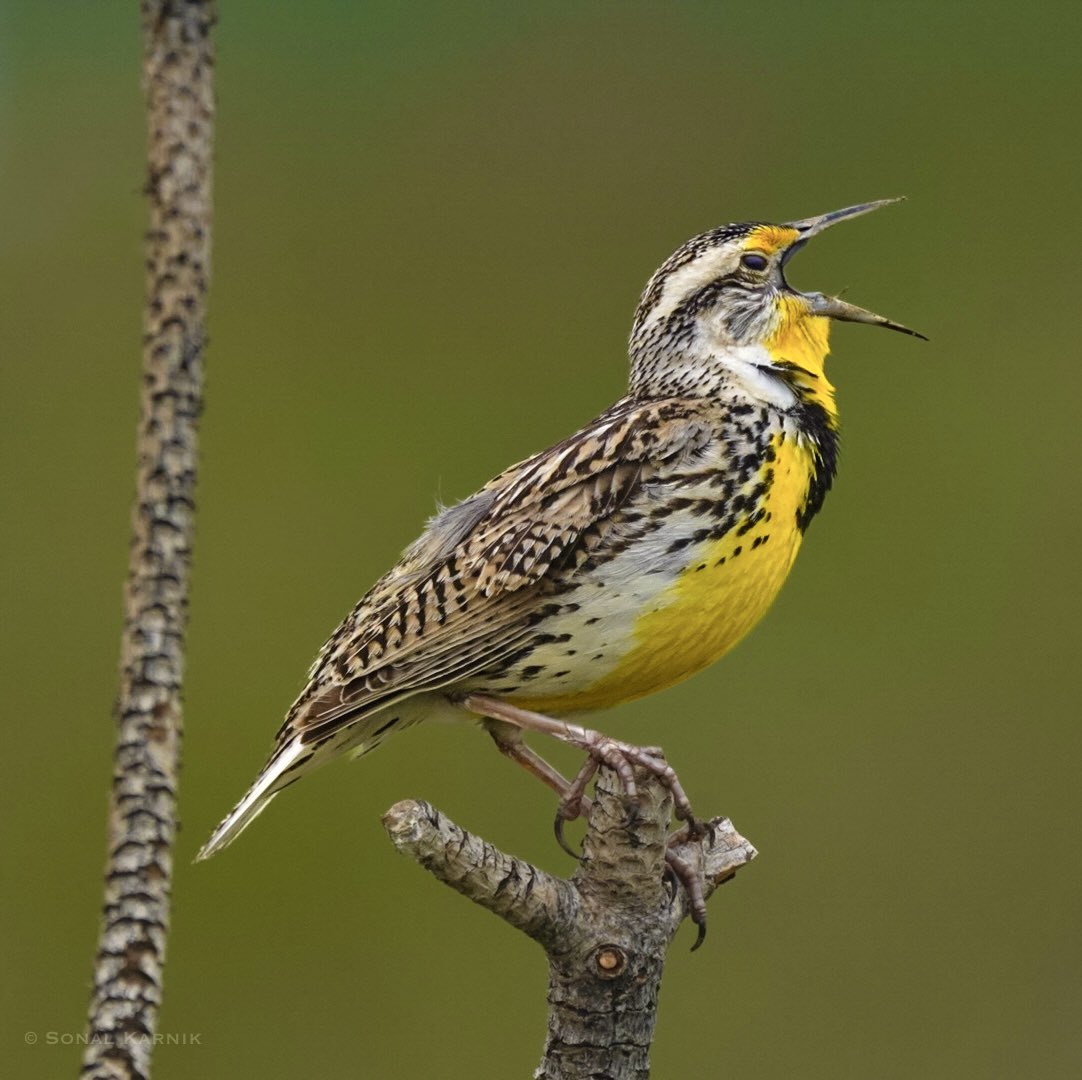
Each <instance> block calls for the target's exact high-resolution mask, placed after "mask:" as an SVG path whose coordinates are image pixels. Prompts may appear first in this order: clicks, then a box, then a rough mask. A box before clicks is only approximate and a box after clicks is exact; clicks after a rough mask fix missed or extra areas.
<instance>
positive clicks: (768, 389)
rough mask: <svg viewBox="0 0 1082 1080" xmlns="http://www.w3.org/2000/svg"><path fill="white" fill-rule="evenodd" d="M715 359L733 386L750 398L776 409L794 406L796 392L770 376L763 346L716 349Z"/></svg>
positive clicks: (769, 360)
mask: <svg viewBox="0 0 1082 1080" xmlns="http://www.w3.org/2000/svg"><path fill="white" fill-rule="evenodd" d="M717 357H718V359H719V360H720V361H721V362H722V363H723V364H724V365H725V367H726V368H727V369H728V370H729V372H731V373H732V376H733V379H734V380H735V381H736V383H737V384H738V385H739V386H741V387H742V388H743V389H744V390H746V391H747V393H748V394H750V395H751V396H752V397H754V398H756V399H758V400H759V401H764V402H766V403H767V404H769V405H775V406H777V407H778V408H779V409H788V408H791V407H792V406H793V405H795V404H796V402H797V396H796V393H795V392H794V391H793V390H792V389H791V388H790V387H789V386H787V385H786V384H785V383H784V382H783V381H782V380H781V379H779V378H778V377H777V376H776V375H772V374H771V373H770V370H769V369H770V367H771V366H772V363H773V361H772V359H771V356H770V352H769V350H767V349H766V348H765V347H764V346H762V345H728V346H725V347H724V348H722V349H719V350H718V353H717ZM764 369H766V370H764Z"/></svg>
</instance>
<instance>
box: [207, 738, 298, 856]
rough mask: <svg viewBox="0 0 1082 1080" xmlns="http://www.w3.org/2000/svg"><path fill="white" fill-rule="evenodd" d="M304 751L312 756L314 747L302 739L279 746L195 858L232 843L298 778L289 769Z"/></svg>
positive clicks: (211, 853) (214, 851)
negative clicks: (307, 744) (303, 742)
mask: <svg viewBox="0 0 1082 1080" xmlns="http://www.w3.org/2000/svg"><path fill="white" fill-rule="evenodd" d="M304 755H309V756H310V755H311V751H310V750H309V749H307V748H306V747H304V746H302V745H301V742H300V740H299V739H294V740H293V741H292V742H289V743H286V744H285V745H284V746H282V747H281V748H280V749H278V750H276V751H275V752H274V754H273V755H272V756H271V759H270V761H268V762H267V764H266V765H265V766H264V767H263V771H262V772H261V773H260V774H259V776H258V777H257V778H256V782H255V783H254V784H253V785H252V786H251V787H250V788H249V789H248V791H247V793H246V794H245V796H244V798H243V799H241V801H240V802H239V803H237V805H236V806H234V807H233V809H232V810H231V811H230V812H229V814H228V815H227V816H226V818H225V820H224V821H222V823H221V824H220V825H219V826H218V828H216V829H215V830H214V832H213V833H211V836H210V839H209V840H208V841H207V842H206V843H205V844H204V845H203V846H202V847H201V848H200V849H199V854H198V855H196V857H195V861H196V862H199V861H201V860H202V859H209V858H210V857H211V855H216V854H217V853H218V852H219V851H221V850H222V848H224V847H228V846H229V845H230V844H231V843H233V841H234V840H236V838H237V837H238V836H240V834H241V833H242V832H243V831H244V830H245V829H246V828H248V826H249V825H250V824H251V823H252V822H253V821H255V819H256V818H257V817H258V816H259V815H260V814H261V813H262V812H263V811H264V810H265V809H266V808H267V806H268V804H269V803H270V801H271V799H273V798H274V796H275V795H277V794H278V792H279V791H281V790H282V788H284V787H286V786H287V785H288V784H290V783H292V782H293V780H295V779H296V776H290V777H287V776H286V773H288V772H289V771H290V769H291V768H292V767H293V766H294V764H295V763H296V761H297V758H298V757H301V756H304Z"/></svg>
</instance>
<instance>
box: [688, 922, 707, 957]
mask: <svg viewBox="0 0 1082 1080" xmlns="http://www.w3.org/2000/svg"><path fill="white" fill-rule="evenodd" d="M697 925H698V927H699V934H698V936H697V937H696V938H695V944H694V945H692V946H691V951H692V952H694V951H695V950H696V949H697V948H698V947H699V946H700V945H701V944H702V943H703V942H704V941H706V920H705V919H703V921H702V922H701V923H697Z"/></svg>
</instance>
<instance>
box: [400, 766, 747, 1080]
mask: <svg viewBox="0 0 1082 1080" xmlns="http://www.w3.org/2000/svg"><path fill="white" fill-rule="evenodd" d="M636 782H637V783H638V784H639V785H640V788H639V803H638V813H637V815H635V816H633V817H632V818H629V816H628V814H627V809H626V807H625V805H624V797H623V790H622V785H621V784H620V781H619V778H618V777H617V775H616V774H615V773H614V772H613V771H612V770H610V769H608V768H602V769H601V771H600V773H599V774H598V780H597V793H596V798H595V799H594V802H593V807H592V809H591V811H590V818H589V826H588V830H587V833H586V838H585V841H584V843H583V859H582V862H581V864H580V865H579V868H578V869H577V870H576V872H575V874H574V875H573V877H572V878H571V880H569V881H565V880H563V879H561V878H556V877H553V876H552V875H551V874H547V873H545V872H544V871H543V870H538V869H537V868H536V867H534V866H532V865H530V864H529V863H527V862H524V861H523V860H521V859H517V858H515V857H514V856H512V855H506V854H504V853H503V852H502V851H499V850H497V849H496V848H495V847H493V846H492V845H491V844H489V843H487V842H486V841H484V840H481V839H480V838H478V837H476V836H473V835H471V834H470V833H468V832H466V831H465V830H463V829H460V828H459V827H458V826H457V825H455V824H454V823H453V822H451V821H449V820H448V819H447V818H446V817H444V816H443V815H442V814H441V813H440V812H439V811H438V810H435V809H434V808H433V807H431V806H430V805H429V804H428V803H424V802H413V801H405V802H400V803H396V804H395V805H394V806H392V807H391V809H390V810H388V811H387V813H386V814H385V815H384V818H383V824H384V827H385V828H386V829H387V832H388V834H389V835H390V837H391V841H392V842H393V843H394V845H395V847H396V848H397V849H398V850H399V851H401V852H402V853H403V854H406V855H409V856H410V857H411V858H413V859H415V860H416V861H417V862H419V863H420V864H421V865H422V866H423V867H424V868H425V869H426V870H428V871H430V872H431V873H432V874H433V875H435V876H436V877H437V878H438V879H439V880H440V881H442V882H444V883H445V884H447V885H450V886H451V887H452V888H453V889H457V890H458V891H459V892H460V893H462V894H463V895H464V896H468V897H469V898H470V899H471V900H473V901H474V902H475V903H477V904H480V905H481V906H482V907H486V908H488V909H489V910H490V911H493V912H495V913H496V914H497V915H499V916H500V917H501V918H503V919H505V920H506V921H507V922H509V923H510V924H511V925H512V926H514V927H516V928H517V929H519V930H522V931H523V932H524V933H526V934H528V935H529V936H530V937H532V938H534V939H535V940H536V941H537V942H539V943H540V944H541V946H542V947H543V948H544V949H545V952H546V953H547V955H548V960H549V989H548V1003H549V1016H548V1037H547V1039H546V1041H545V1051H544V1056H543V1058H542V1060H541V1064H540V1065H539V1066H538V1069H537V1072H536V1073H535V1074H534V1076H535V1080H586V1078H589V1080H646V1077H648V1076H649V1071H650V1064H649V1052H650V1043H651V1041H652V1040H653V1033H654V1023H655V1020H656V1018H657V1002H658V994H659V991H660V988H661V976H662V972H663V969H664V964H665V955H666V953H667V951H668V948H669V945H670V943H671V942H672V940H673V937H674V936H675V934H676V931H677V929H678V928H679V926H680V924H681V922H682V921H683V920H684V919H685V918H686V917H687V915H688V912H689V901H688V897H687V894H686V893H685V891H684V890H683V888H682V887H680V886H678V885H677V884H676V883H675V882H672V879H671V878H667V876H666V874H665V852H666V846H667V843H668V836H667V829H668V825H669V820H670V817H671V814H672V800H671V798H670V797H669V795H668V793H667V792H666V791H665V789H664V788H663V787H662V786H661V784H660V783H659V782H658V780H657V779H656V778H655V777H653V776H651V775H649V774H648V773H647V772H645V770H638V769H637V770H636ZM712 825H713V827H714V832H713V836H712V837H711V838H708V839H705V840H702V841H699V842H691V841H689V840H687V839H684V840H683V842H681V841H680V835H679V834H678V836H677V839H676V842H675V846H674V847H670V850H675V852H676V854H677V855H678V856H679V857H680V858H681V859H683V860H684V861H685V862H687V863H689V864H691V866H692V867H694V868H696V869H698V870H699V871H700V872H702V874H703V876H704V881H705V892H706V894H707V895H708V896H709V895H710V894H711V893H713V892H714V890H715V889H716V888H717V887H718V885H720V884H722V883H723V882H724V881H727V880H729V878H731V877H732V876H733V875H734V874H735V873H736V871H737V870H739V869H740V867H742V866H744V865H745V864H746V863H748V862H750V861H751V860H752V859H753V858H754V857H755V854H756V852H755V848H753V847H752V846H751V844H749V843H748V841H747V840H745V839H744V838H743V837H742V836H740V835H739V833H737V832H736V830H735V829H734V828H733V826H732V823H731V822H730V821H728V820H727V819H720V818H719V819H716V820H715V821H713V822H712ZM684 836H685V837H686V831H685V833H684ZM674 889H675V895H674V894H673V890H674ZM708 947H709V946H708Z"/></svg>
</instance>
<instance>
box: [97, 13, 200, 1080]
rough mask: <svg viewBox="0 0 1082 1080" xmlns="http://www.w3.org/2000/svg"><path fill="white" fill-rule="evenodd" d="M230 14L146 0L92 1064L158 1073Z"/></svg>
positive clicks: (105, 1071)
mask: <svg viewBox="0 0 1082 1080" xmlns="http://www.w3.org/2000/svg"><path fill="white" fill-rule="evenodd" d="M214 21H215V5H214V3H212V2H208V3H200V2H197V0H145V2H144V3H143V4H142V22H143V48H144V55H143V78H144V90H145V93H146V99H147V121H148V130H149V138H148V150H147V160H148V168H147V195H148V196H149V200H150V225H149V228H148V230H147V234H146V269H147V288H146V308H145V314H144V333H143V389H142V404H141V411H140V419H139V430H138V448H137V450H138V465H137V474H136V497H135V505H134V509H133V512H132V544H131V556H130V561H129V572H128V581H127V586H126V589H125V622H124V634H123V640H122V646H121V662H120V691H119V695H118V699H117V729H118V730H117V748H116V756H115V761H114V770H113V788H112V796H111V802H110V808H109V823H108V829H109V838H108V859H107V863H106V868H105V899H104V907H103V924H102V929H101V936H100V939H99V943H98V952H97V957H96V961H95V965H94V989H93V995H92V998H91V1002H90V1012H89V1018H88V1036H89V1040H88V1045H87V1048H86V1053H85V1055H84V1058H83V1076H85V1077H100V1078H105V1077H124V1078H145V1077H148V1076H149V1075H150V1054H151V1049H152V1047H153V1036H154V1032H155V1028H156V1024H157V1014H158V1008H159V1005H160V1004H161V995H162V965H163V964H164V961H165V945H166V933H167V930H168V925H169V900H170V886H171V881H172V871H173V863H172V848H173V840H174V834H175V831H176V789H177V772H178V767H179V759H180V739H181V686H182V683H183V676H184V631H185V625H186V617H187V603H188V571H189V564H190V561H191V551H192V537H193V514H194V509H195V503H194V495H195V477H196V435H197V428H198V421H199V414H200V411H201V409H202V401H203V349H204V344H205V339H206V335H205V330H204V324H205V318H206V298H207V286H208V280H209V273H210V191H211V144H212V135H213V117H214V94H213V52H212V46H211V28H212V27H213V25H214Z"/></svg>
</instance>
